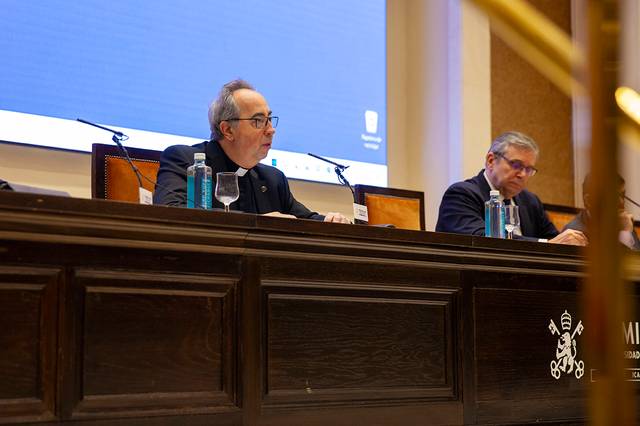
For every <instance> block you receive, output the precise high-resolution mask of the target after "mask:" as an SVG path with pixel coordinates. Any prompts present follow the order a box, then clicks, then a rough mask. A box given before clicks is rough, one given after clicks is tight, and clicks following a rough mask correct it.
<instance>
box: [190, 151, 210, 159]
mask: <svg viewBox="0 0 640 426" xmlns="http://www.w3.org/2000/svg"><path fill="white" fill-rule="evenodd" d="M206 158H207V154H205V153H204V152H196V153H195V154H193V159H194V160H195V161H198V160H200V161H204V160H205V159H206Z"/></svg>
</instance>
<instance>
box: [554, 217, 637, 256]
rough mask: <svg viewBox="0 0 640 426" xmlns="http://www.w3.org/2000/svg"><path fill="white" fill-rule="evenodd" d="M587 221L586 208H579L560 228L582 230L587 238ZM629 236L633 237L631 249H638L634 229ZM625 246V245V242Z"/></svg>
mask: <svg viewBox="0 0 640 426" xmlns="http://www.w3.org/2000/svg"><path fill="white" fill-rule="evenodd" d="M588 222H589V216H588V215H587V211H586V210H581V211H580V213H578V214H577V215H576V217H574V218H573V220H572V221H571V222H569V223H567V224H566V225H565V226H564V228H562V230H563V231H564V230H566V229H575V230H576V231H580V232H583V233H584V234H585V235H586V236H587V238H588V237H589V234H588V233H587V224H588ZM631 236H632V237H633V247H630V248H631V249H632V250H640V240H639V239H638V234H636V231H635V229H634V230H633V231H631ZM625 247H627V245H626V244H625Z"/></svg>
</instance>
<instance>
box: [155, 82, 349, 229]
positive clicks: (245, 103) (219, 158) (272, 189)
mask: <svg viewBox="0 0 640 426" xmlns="http://www.w3.org/2000/svg"><path fill="white" fill-rule="evenodd" d="M277 124H278V117H275V116H272V114H271V110H270V109H269V105H268V104H267V101H266V100H265V98H264V97H263V96H262V95H261V94H260V93H258V92H257V91H256V90H255V89H254V88H253V87H252V86H251V85H250V84H249V83H247V82H246V81H243V80H234V81H231V82H229V83H227V84H225V85H224V86H223V88H222V90H221V91H220V94H219V95H218V98H217V99H216V101H215V102H213V103H212V104H211V107H210V108H209V126H210V128H211V140H210V141H206V142H202V143H199V144H196V145H193V146H185V145H176V146H171V147H169V148H167V149H166V150H165V151H164V152H163V153H162V157H161V158H160V169H159V170H158V178H157V183H156V190H155V193H154V196H153V202H154V204H167V205H173V206H186V204H187V167H189V166H190V165H191V164H193V162H194V157H193V155H194V154H195V153H197V152H204V153H205V154H206V164H207V165H208V166H210V167H211V169H212V172H213V176H214V179H215V174H216V173H217V172H235V173H236V174H237V175H238V186H239V189H240V197H239V198H238V201H237V202H235V203H233V204H232V205H231V208H232V209H234V210H239V211H243V212H247V213H259V214H265V213H274V212H276V213H279V214H282V215H290V216H295V217H298V218H304V219H314V220H324V221H325V222H341V223H349V220H348V219H347V218H346V217H344V216H343V215H342V214H340V213H332V212H330V213H328V214H327V215H324V216H323V215H320V214H318V213H315V212H312V211H311V210H309V209H308V208H306V207H305V206H304V205H302V204H301V203H300V202H298V201H297V200H296V199H295V198H294V197H293V194H291V191H290V189H289V183H288V182H287V178H286V176H285V175H284V174H283V173H282V172H281V171H280V170H278V169H276V168H275V167H271V166H267V165H264V164H260V163H259V162H260V160H262V159H264V158H265V157H266V156H267V153H268V152H269V149H271V144H272V141H273V136H274V134H275V132H276V130H275V127H276V126H277ZM214 185H215V182H214ZM213 203H214V207H219V208H221V207H222V204H221V203H220V202H219V201H217V200H215V199H214V200H213Z"/></svg>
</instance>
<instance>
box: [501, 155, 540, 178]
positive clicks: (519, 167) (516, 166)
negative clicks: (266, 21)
mask: <svg viewBox="0 0 640 426" xmlns="http://www.w3.org/2000/svg"><path fill="white" fill-rule="evenodd" d="M493 155H495V156H496V157H500V158H504V160H505V161H506V162H507V163H509V166H511V168H512V169H513V170H515V171H516V172H518V173H520V172H522V171H524V173H525V174H526V175H527V176H533V175H535V174H536V173H538V169H536V168H535V167H533V166H525V165H524V164H523V163H522V161H520V160H509V159H508V158H507V157H505V156H504V155H503V154H501V153H499V152H494V153H493Z"/></svg>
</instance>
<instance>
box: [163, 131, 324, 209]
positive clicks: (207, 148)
mask: <svg viewBox="0 0 640 426" xmlns="http://www.w3.org/2000/svg"><path fill="white" fill-rule="evenodd" d="M196 152H204V153H205V154H206V160H205V163H206V164H207V165H208V166H210V167H211V169H212V173H213V186H214V188H215V183H216V182H215V179H216V173H217V172H235V171H236V170H237V169H238V166H237V165H236V164H235V163H233V161H231V160H230V159H229V157H228V156H227V155H226V154H225V152H224V151H223V150H222V147H221V146H220V144H219V143H218V142H216V141H206V142H202V143H199V144H196V145H193V146H186V145H174V146H170V147H169V148H167V149H166V150H165V151H164V152H163V153H162V156H161V157H160V169H159V170H158V177H157V181H156V188H155V192H154V194H153V202H154V204H166V205H170V206H186V205H187V167H189V166H190V165H192V164H193V162H194V159H193V154H195V153H196ZM238 186H239V188H240V198H238V201H236V202H234V203H232V204H231V206H230V208H231V209H232V210H239V211H243V212H245V213H270V212H274V211H277V212H280V213H285V214H291V215H294V216H296V217H298V218H304V219H315V220H323V219H324V216H322V215H319V214H317V213H315V212H312V211H310V210H309V209H307V208H306V207H305V206H304V205H302V204H301V203H300V202H298V201H297V200H296V199H295V198H294V197H293V194H291V190H290V189H289V182H288V181H287V178H286V176H285V175H284V173H282V172H281V171H280V170H278V169H276V168H275V167H271V166H267V165H264V164H257V165H256V166H255V167H253V168H252V169H251V170H249V171H248V172H247V173H246V174H245V175H244V176H242V177H238ZM212 202H213V207H214V208H223V207H224V206H223V204H222V203H220V202H219V201H218V200H216V199H215V198H213V200H212Z"/></svg>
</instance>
